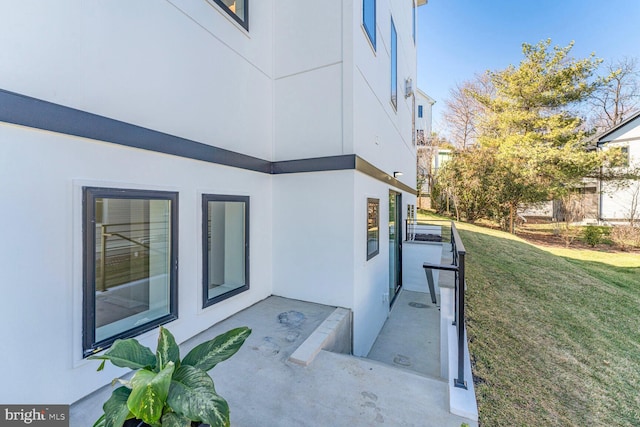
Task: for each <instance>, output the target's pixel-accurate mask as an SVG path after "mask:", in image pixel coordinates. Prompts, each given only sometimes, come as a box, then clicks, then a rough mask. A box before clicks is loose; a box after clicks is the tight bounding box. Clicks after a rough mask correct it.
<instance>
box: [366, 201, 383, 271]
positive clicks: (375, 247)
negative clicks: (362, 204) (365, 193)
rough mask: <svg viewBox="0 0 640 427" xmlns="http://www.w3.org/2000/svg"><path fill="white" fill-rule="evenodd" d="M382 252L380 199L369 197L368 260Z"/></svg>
mask: <svg viewBox="0 0 640 427" xmlns="http://www.w3.org/2000/svg"><path fill="white" fill-rule="evenodd" d="M378 252H380V200H379V199H367V261H368V260H370V259H371V258H373V257H374V256H376V255H378Z"/></svg>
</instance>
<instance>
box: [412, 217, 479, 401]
mask: <svg viewBox="0 0 640 427" xmlns="http://www.w3.org/2000/svg"><path fill="white" fill-rule="evenodd" d="M437 227H441V228H440V230H438V229H437ZM405 229H406V230H407V232H406V236H405V237H406V240H407V241H426V242H429V241H432V242H446V243H450V244H451V252H452V262H451V264H431V263H426V262H425V263H424V264H423V267H424V269H425V273H426V274H427V281H428V282H429V291H430V292H431V295H432V296H431V298H432V301H433V302H435V297H434V295H435V291H434V290H433V287H434V286H433V275H432V272H431V270H445V271H453V272H454V318H453V325H455V326H456V337H457V350H458V376H457V378H454V380H453V383H454V386H455V387H459V388H464V389H467V382H466V381H465V379H464V378H465V377H464V362H465V359H464V348H465V334H464V325H465V320H464V319H465V317H464V316H465V302H464V296H465V295H464V294H465V288H466V282H465V255H466V253H467V252H466V250H465V248H464V244H463V243H462V239H461V238H460V233H458V230H457V229H456V226H455V224H454V222H453V221H439V220H430V221H407V223H406V227H405Z"/></svg>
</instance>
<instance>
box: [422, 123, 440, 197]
mask: <svg viewBox="0 0 640 427" xmlns="http://www.w3.org/2000/svg"><path fill="white" fill-rule="evenodd" d="M445 143H446V141H445V140H444V139H443V138H441V137H439V136H438V134H437V133H435V132H433V133H432V134H431V135H425V134H424V132H422V131H421V132H418V135H417V145H418V150H417V151H418V152H417V157H418V165H417V166H418V192H419V193H420V194H419V196H422V195H425V194H429V193H431V189H432V188H433V184H434V178H435V172H436V171H434V170H433V169H434V159H435V157H436V156H437V155H438V150H439V149H440V147H441V146H442V145H443V144H445ZM419 207H420V206H419Z"/></svg>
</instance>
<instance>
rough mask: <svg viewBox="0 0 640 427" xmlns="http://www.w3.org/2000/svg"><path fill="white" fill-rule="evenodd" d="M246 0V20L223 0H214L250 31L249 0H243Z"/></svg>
mask: <svg viewBox="0 0 640 427" xmlns="http://www.w3.org/2000/svg"><path fill="white" fill-rule="evenodd" d="M241 1H244V20H243V19H242V18H240V17H239V16H238V15H236V14H235V12H233V11H232V10H231V9H229V6H227V5H226V4H224V2H223V1H222V0H213V2H214V3H215V4H217V5H218V6H220V8H221V9H222V10H224V11H225V12H226V13H227V14H228V15H229V16H231V17H232V18H233V20H234V21H236V22H237V23H238V24H240V25H241V26H242V28H244V29H245V30H247V31H249V0H241Z"/></svg>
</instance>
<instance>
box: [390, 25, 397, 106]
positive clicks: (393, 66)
mask: <svg viewBox="0 0 640 427" xmlns="http://www.w3.org/2000/svg"><path fill="white" fill-rule="evenodd" d="M391 103H392V104H393V108H395V109H398V33H397V32H396V26H395V25H394V23H393V18H391Z"/></svg>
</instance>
